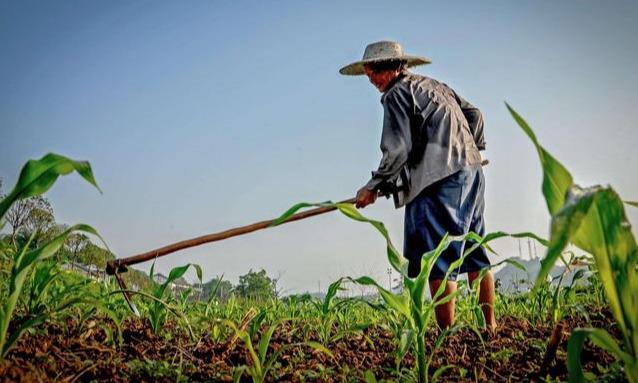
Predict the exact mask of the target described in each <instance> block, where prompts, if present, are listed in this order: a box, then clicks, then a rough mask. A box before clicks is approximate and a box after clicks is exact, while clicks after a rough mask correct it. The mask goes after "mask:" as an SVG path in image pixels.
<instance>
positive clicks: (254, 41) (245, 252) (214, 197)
mask: <svg viewBox="0 0 638 383" xmlns="http://www.w3.org/2000/svg"><path fill="white" fill-rule="evenodd" d="M637 17H638V3H636V2H635V1H612V2H600V1H591V0H587V1H578V2H576V1H560V2H558V1H505V0H503V1H481V2H476V1H450V2H441V1H436V2H435V1H420V2H381V1H350V2H342V1H341V2H338V1H322V2H310V1H289V2H288V1H277V2H244V1H233V2H222V1H188V2H170V1H108V2H98V1H56V2H46V1H40V2H34V1H19V2H18V1H13V2H9V1H3V2H2V3H0V52H1V59H0V84H2V86H1V87H0V177H1V178H2V179H3V181H4V188H5V190H4V191H5V192H6V191H7V189H8V188H9V187H10V186H12V185H13V184H14V183H15V181H16V179H17V175H18V172H19V169H20V168H21V166H22V165H23V164H24V163H25V162H26V161H27V160H28V159H31V158H39V157H41V156H42V155H44V154H46V153H48V152H56V153H59V154H62V155H65V156H68V157H71V158H74V159H81V160H88V161H89V162H90V163H91V165H92V167H93V170H94V173H95V177H96V179H97V182H98V184H99V185H100V187H101V189H102V190H103V194H100V193H99V192H98V191H96V190H95V189H94V188H92V187H91V186H90V185H88V184H87V183H85V182H84V181H82V180H81V178H80V177H78V176H77V175H73V176H69V177H64V178H61V179H60V180H59V181H58V182H57V183H56V185H55V186H54V187H53V188H52V189H51V190H50V191H49V192H48V193H47V194H46V196H47V198H49V199H50V201H51V202H52V204H53V207H54V210H55V216H56V219H57V220H58V221H59V222H64V223H68V224H71V223H78V222H83V223H87V224H90V225H92V226H93V227H95V228H96V229H97V230H98V231H99V232H100V233H101V235H102V236H103V237H104V238H105V239H106V241H107V243H108V245H109V247H110V249H111V250H112V251H113V252H114V253H115V254H116V255H117V256H118V257H127V256H130V255H134V254H137V253H140V252H144V251H147V250H151V249H154V248H157V247H160V246H163V245H166V244H169V243H172V242H176V241H179V240H182V239H186V238H190V237H194V236H198V235H203V234H207V233H212V232H217V231H221V230H225V229H229V228H232V227H236V226H241V225H246V224H250V223H253V222H256V221H260V220H264V219H270V218H275V217H277V216H279V215H280V214H281V213H282V212H283V211H285V210H286V209H287V208H288V207H290V206H291V205H293V204H295V203H297V202H301V201H306V202H320V201H326V200H334V201H337V200H343V199H347V198H351V197H353V196H354V195H355V193H356V191H357V189H359V188H360V187H361V186H362V185H364V184H365V183H366V182H367V180H368V178H369V176H370V172H371V171H372V170H374V169H376V167H377V165H378V163H379V160H380V156H381V153H380V150H379V139H380V135H381V121H382V112H383V111H382V108H381V104H380V103H379V97H380V94H379V93H378V91H377V90H376V89H375V88H374V87H373V86H372V85H371V84H370V83H369V82H368V80H367V79H366V78H365V77H345V76H341V75H339V74H338V69H339V68H340V67H342V66H343V65H346V64H348V63H350V62H352V61H356V60H358V59H360V58H361V56H362V54H363V50H364V48H365V45H366V44H368V43H371V42H374V41H378V40H394V41H398V42H400V43H401V44H402V45H403V48H404V50H405V52H406V53H407V54H414V55H423V56H427V57H429V58H430V59H431V60H432V64H430V65H427V66H422V67H417V68H414V70H413V71H414V72H416V73H420V74H424V75H426V76H430V77H433V78H435V79H438V80H440V81H443V82H445V83H446V84H448V85H449V86H451V87H452V88H453V89H455V91H457V92H458V93H459V94H460V95H462V96H463V97H464V98H465V99H467V100H468V101H470V102H471V103H472V104H474V105H475V106H477V107H478V108H480V109H481V111H482V112H483V115H484V119H485V135H486V141H487V150H486V151H485V152H483V155H484V157H485V158H488V159H489V160H490V164H489V165H488V166H487V167H486V168H485V169H484V171H485V175H486V212H485V220H486V225H487V230H488V231H496V230H504V231H507V232H512V233H514V232H520V231H533V232H536V233H538V234H539V235H541V236H547V232H548V223H549V215H548V213H547V209H546V207H545V204H544V200H543V198H542V195H541V192H540V185H541V177H542V173H541V168H540V164H539V161H538V157H537V154H536V152H535V150H534V147H533V145H532V144H531V142H530V141H529V139H528V138H527V137H526V136H525V135H524V133H523V132H522V131H521V130H520V128H519V127H518V126H517V125H516V124H515V123H514V121H513V119H512V118H511V116H510V115H509V114H508V112H507V110H506V108H505V104H504V102H508V103H509V104H510V105H511V106H512V107H514V108H515V109H516V110H517V111H518V112H519V113H520V114H521V115H522V116H523V117H524V118H526V119H527V121H528V122H529V123H530V125H531V126H532V128H533V129H534V130H535V131H536V134H537V135H538V138H539V140H540V142H541V143H542V144H543V145H544V146H545V147H546V148H547V150H549V151H550V152H551V153H552V154H553V155H554V156H555V157H557V158H558V159H560V160H561V161H562V162H563V164H564V165H565V166H566V167H567V168H568V169H569V170H570V171H571V172H572V174H573V175H574V178H575V181H576V182H577V183H579V184H581V185H583V186H589V185H593V184H603V185H606V184H611V185H612V186H613V187H614V188H615V189H616V190H617V191H618V192H619V194H620V195H621V196H622V197H623V198H625V199H628V200H636V199H638V178H637V177H636V174H638V155H637V151H636V149H635V143H636V142H638V129H637V123H636V122H635V115H634V114H633V113H634V112H635V109H636V105H638V93H637V92H636V91H635V90H636V89H638V74H637V72H636V62H637V61H638V39H637V37H636V36H638V24H637V23H635V20H636V18H637ZM637 212H638V210H637V209H633V208H628V214H629V218H630V220H631V221H632V222H633V223H635V222H638V214H637ZM362 213H364V214H365V215H366V216H369V217H371V218H374V219H379V220H381V221H383V222H385V224H386V225H387V227H388V229H389V231H390V235H391V238H392V240H393V242H394V243H395V244H396V245H397V247H398V248H402V241H403V233H402V232H403V209H399V210H396V209H394V206H393V204H392V201H391V200H386V199H379V200H378V201H377V203H376V204H374V205H372V206H369V207H366V208H365V209H364V210H362ZM634 232H636V230H635V229H634ZM526 245H527V244H526V243H523V244H522V245H521V248H522V249H523V253H524V254H523V255H524V256H527V255H528V252H527V248H526ZM494 248H495V250H496V252H497V253H498V254H496V255H493V256H492V261H494V262H497V261H499V260H502V259H504V258H506V257H513V256H519V243H518V241H517V240H512V239H502V240H499V241H498V243H495V245H494ZM537 252H538V255H539V256H540V255H542V252H543V249H542V248H540V246H539V247H538V250H537ZM186 263H197V264H199V265H201V266H202V268H203V271H204V279H205V280H208V279H210V278H212V277H214V276H218V275H222V274H223V275H224V277H225V278H226V279H228V280H230V281H231V282H234V283H236V282H237V280H238V276H239V275H242V274H245V273H247V272H248V271H249V270H250V269H253V270H259V269H262V268H263V269H265V270H266V271H267V272H268V273H269V274H270V275H272V276H277V277H279V278H280V282H279V286H280V287H281V288H282V289H283V292H284V293H296V292H303V291H317V290H318V289H321V290H324V291H325V289H326V287H327V285H328V284H329V283H330V282H332V281H334V280H336V279H337V278H339V277H341V276H346V275H350V276H359V275H363V274H365V275H370V276H373V277H375V278H378V279H379V280H380V281H387V274H386V270H387V268H388V262H387V259H386V256H385V246H384V240H383V238H382V237H381V236H380V235H379V234H378V233H376V232H375V230H374V229H373V228H372V227H371V226H369V225H366V224H362V223H358V222H354V221H351V220H349V219H348V218H347V217H345V216H343V215H341V214H340V213H338V212H333V213H329V214H325V215H322V216H317V217H314V218H309V219H306V220H304V221H300V222H295V223H290V224H286V225H283V226H280V227H277V228H273V229H268V230H263V231H260V232H256V233H252V234H248V235H245V236H242V237H237V238H233V239H228V240H225V241H222V242H218V243H213V244H208V245H204V246H201V247H198V248H194V249H189V250H185V251H181V252H179V253H175V254H173V255H171V256H168V257H165V258H162V259H159V260H158V261H157V265H156V269H159V270H160V271H163V272H164V273H168V271H169V270H170V269H171V268H172V267H175V266H178V265H183V264H186ZM139 268H141V269H143V270H148V269H149V268H150V262H148V263H145V264H142V265H139ZM189 279H190V280H191V281H193V280H194V276H193V275H190V276H189Z"/></svg>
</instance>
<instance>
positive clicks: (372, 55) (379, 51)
mask: <svg viewBox="0 0 638 383" xmlns="http://www.w3.org/2000/svg"><path fill="white" fill-rule="evenodd" d="M390 60H404V61H406V62H407V64H406V66H407V67H408V68H409V67H413V66H417V65H423V64H429V63H431V62H432V61H431V60H430V59H429V58H427V57H422V56H409V55H406V54H403V48H401V45H400V44H399V43H397V42H394V41H377V42H376V43H372V44H368V46H367V47H366V50H365V52H364V53H363V58H362V59H361V60H359V61H356V62H353V63H352V64H348V65H346V66H344V67H343V68H341V69H339V73H341V74H344V75H349V76H357V75H362V74H365V71H364V69H363V66H364V65H365V64H370V63H375V62H381V61H390Z"/></svg>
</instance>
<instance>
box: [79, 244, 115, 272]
mask: <svg viewBox="0 0 638 383" xmlns="http://www.w3.org/2000/svg"><path fill="white" fill-rule="evenodd" d="M114 259H115V255H113V253H111V252H110V251H108V250H106V249H103V248H101V247H99V246H97V245H95V244H94V243H93V242H90V241H89V242H88V243H87V244H86V245H85V246H84V248H83V249H82V251H81V252H80V254H79V256H78V258H77V262H81V263H83V264H85V265H89V267H91V266H95V269H96V271H100V270H102V271H104V270H105V269H106V263H107V262H108V261H111V260H114Z"/></svg>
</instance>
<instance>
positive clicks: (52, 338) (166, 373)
mask: <svg viewBox="0 0 638 383" xmlns="http://www.w3.org/2000/svg"><path fill="white" fill-rule="evenodd" d="M591 319H592V321H593V325H594V326H596V327H600V328H606V329H608V330H609V331H610V332H611V333H612V335H614V336H615V337H618V332H617V330H616V328H615V326H614V325H613V323H614V322H613V318H612V317H611V315H610V314H609V313H608V312H595V313H591ZM105 323H106V322H105ZM499 323H500V324H501V326H500V327H499V329H498V330H497V333H496V334H495V335H491V336H490V335H488V334H487V333H483V340H482V341H481V339H480V338H479V337H478V335H477V334H476V333H474V332H473V331H471V330H469V329H461V330H459V331H458V332H456V333H454V334H453V335H450V336H448V337H447V338H446V340H445V341H444V343H443V345H442V347H440V348H439V349H438V350H437V352H436V353H435V355H434V357H433V361H432V366H431V367H430V368H431V373H434V371H435V370H436V369H437V368H439V367H441V366H445V365H452V366H454V367H453V368H450V369H448V370H447V371H446V372H445V373H444V375H443V377H444V379H443V380H445V381H476V380H479V381H490V382H491V381H520V380H523V381H530V380H531V381H542V380H543V379H542V378H541V377H540V376H539V375H538V371H539V370H540V365H541V363H542V360H543V356H544V354H545V350H546V348H547V341H548V339H549V338H550V336H551V333H552V328H551V326H549V325H548V324H547V325H543V326H532V325H531V324H530V323H528V322H527V321H525V320H522V319H518V318H513V317H504V318H501V319H500V321H499ZM564 323H565V324H566V331H569V330H570V329H572V328H575V327H578V326H585V322H584V321H583V320H582V319H581V318H568V319H566V320H565V321H564ZM87 328H88V329H87ZM77 329H78V326H77V325H76V324H75V323H73V322H72V321H70V320H69V321H67V323H66V325H61V324H46V325H44V326H42V327H40V328H39V329H38V330H37V331H36V332H35V333H34V334H25V335H24V336H23V337H22V338H21V339H20V340H19V341H18V343H17V344H16V345H15V346H14V348H13V349H12V350H11V351H10V352H9V355H8V357H7V359H6V360H5V361H4V362H2V363H0V381H4V382H34V381H60V382H69V383H70V382H84V381H92V380H98V381H109V382H128V381H138V382H172V381H177V380H180V379H183V381H214V382H231V381H232V374H233V367H236V366H241V365H245V364H249V363H250V362H249V359H248V354H247V350H246V348H245V347H244V344H243V343H242V342H241V341H238V342H236V343H235V345H234V346H233V347H232V348H229V343H227V342H224V343H216V342H213V341H212V340H211V339H210V338H209V337H208V336H204V337H203V338H201V339H200V340H199V342H192V341H191V340H190V339H189V338H188V336H187V335H186V334H185V333H183V332H182V331H181V330H176V327H175V325H174V324H173V323H168V324H167V327H166V328H165V331H164V332H163V334H167V335H168V336H171V337H172V339H167V338H166V335H165V336H158V335H155V334H153V333H152V332H151V330H150V327H149V326H148V325H147V323H146V322H144V321H141V320H129V321H125V322H124V323H123V338H124V342H123V343H122V345H121V346H120V347H119V348H118V347H116V346H112V345H111V346H109V345H107V342H106V333H105V331H104V330H103V329H102V326H90V324H89V325H88V326H87V324H84V326H82V330H81V331H78V330H77ZM297 330H298V329H296V328H292V327H291V326H290V325H289V324H284V325H282V326H281V327H280V328H279V329H278V330H277V331H276V332H275V335H274V336H273V339H272V341H271V344H270V350H269V353H270V352H272V351H273V350H276V349H279V348H280V347H281V346H282V345H286V344H291V343H296V342H301V341H302V337H301V331H297ZM363 334H365V336H363ZM435 336H436V334H433V333H431V334H429V335H428V337H427V345H428V346H427V347H428V349H431V347H432V345H433V343H434V340H435ZM366 337H367V338H368V340H372V344H371V343H370V342H369V341H368V340H366ZM567 338H568V336H565V337H564V338H563V340H562V342H561V343H560V344H559V347H558V352H557V353H556V357H555V358H554V359H553V362H552V363H551V365H550V366H549V368H548V370H547V373H546V375H545V376H547V375H549V376H552V377H554V378H556V377H558V378H560V379H561V380H566V378H567V369H566V366H565V357H566V346H567ZM327 347H328V348H329V349H330V350H331V351H332V353H333V354H334V359H333V358H330V357H329V356H328V355H326V354H323V353H320V352H318V351H315V350H312V349H310V348H308V347H304V346H293V347H288V348H286V349H285V350H284V351H283V352H282V354H281V355H280V357H279V358H278V359H277V362H276V364H275V366H274V368H273V370H272V371H271V373H270V374H269V376H268V380H269V381H293V382H299V381H322V382H324V381H327V382H331V381H357V380H358V379H361V377H362V375H363V373H364V372H365V371H366V370H372V371H373V372H374V374H375V375H376V377H377V379H379V378H385V379H397V377H396V375H395V374H394V369H395V359H394V353H393V352H394V350H395V341H394V339H393V336H392V334H391V333H389V332H388V331H386V330H384V329H382V328H379V327H371V328H368V329H366V330H365V331H363V333H360V334H354V335H351V336H349V337H347V338H345V339H341V340H339V341H337V342H334V343H332V344H329V345H327ZM582 360H583V365H584V366H585V368H586V369H587V370H589V371H592V372H593V373H596V374H600V373H603V372H604V371H601V370H600V366H602V367H607V366H609V365H610V363H611V362H612V361H613V358H612V357H610V356H609V355H608V354H606V353H605V352H603V351H602V350H600V349H598V348H595V347H592V346H589V345H587V346H586V347H585V350H584V352H583V355H582ZM180 364H181V372H179V369H178V368H176V367H175V365H180ZM403 366H404V367H407V368H413V369H414V359H413V357H412V356H411V355H410V354H408V355H407V356H406V358H405V359H404V361H403ZM622 379H623V377H622V375H618V374H615V377H614V376H612V377H610V378H608V380H621V381H622ZM242 381H250V379H249V377H248V376H247V375H246V374H244V378H243V379H242Z"/></svg>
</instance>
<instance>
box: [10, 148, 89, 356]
mask: <svg viewBox="0 0 638 383" xmlns="http://www.w3.org/2000/svg"><path fill="white" fill-rule="evenodd" d="M73 171H76V172H77V173H79V174H80V175H81V176H82V177H83V178H84V179H85V180H86V181H88V182H89V183H91V184H92V185H93V186H95V187H96V188H98V186H97V183H96V182H95V179H94V177H93V172H92V171H91V166H90V165H89V163H88V162H81V161H73V160H70V159H68V158H66V157H63V156H60V155H57V154H52V153H50V154H47V155H45V156H44V157H42V158H41V159H40V160H30V161H28V162H27V163H26V164H25V165H24V167H23V168H22V170H21V171H20V175H19V177H18V181H17V183H16V185H15V187H14V188H13V190H12V191H11V192H10V193H9V194H8V195H7V196H6V197H4V198H3V199H2V200H1V201H0V221H2V219H3V218H4V215H5V214H6V213H7V211H8V210H9V209H10V208H11V205H12V204H13V203H15V202H16V201H19V200H21V199H24V198H28V197H32V196H37V195H41V194H43V193H45V192H46V191H47V190H49V189H50V188H51V186H53V184H54V183H55V181H56V180H57V178H58V177H59V176H61V175H66V174H69V173H71V172H73ZM98 190H99V188H98ZM74 232H85V233H89V234H93V235H95V236H97V237H99V234H98V233H97V231H95V229H93V228H92V227H90V226H88V225H84V224H77V225H74V226H71V227H69V228H68V229H66V230H65V231H63V232H62V233H61V234H59V235H57V236H56V237H55V238H53V239H51V240H49V241H47V242H45V243H43V244H41V245H40V246H39V247H37V248H35V249H31V244H32V241H33V239H34V235H33V234H32V235H31V236H30V238H29V239H28V240H27V243H26V244H24V245H23V246H22V247H21V248H20V249H19V250H17V251H15V252H14V253H13V257H12V259H11V263H12V266H11V273H10V275H9V284H8V292H7V296H6V298H5V299H3V302H2V303H1V304H0V360H2V359H3V358H4V357H5V356H6V354H7V352H8V351H9V348H10V347H11V346H12V345H13V344H14V343H15V342H16V341H17V340H18V338H19V337H20V336H21V335H22V333H24V331H26V330H27V329H28V328H31V327H33V326H35V325H37V324H40V323H42V322H43V321H44V320H45V319H46V318H47V317H49V316H50V315H53V314H54V313H55V312H59V311H62V310H65V309H66V308H68V307H70V306H72V305H74V304H77V303H79V302H81V301H82V299H81V298H77V297H76V298H72V299H68V300H64V301H62V302H58V304H56V305H54V308H53V309H51V310H43V311H41V312H39V313H38V315H35V316H34V317H31V318H28V319H26V320H25V321H23V322H21V323H19V324H18V325H17V326H16V329H15V330H14V331H13V332H12V333H11V334H8V329H9V323H10V321H11V319H12V317H13V313H14V310H15V309H16V306H17V303H18V298H19V297H20V295H21V293H22V289H23V287H24V284H25V282H26V280H27V276H28V275H29V274H31V272H32V271H33V269H34V268H35V267H36V266H37V265H38V264H39V263H40V262H42V261H44V260H46V259H49V258H51V257H53V256H54V255H55V254H56V253H57V252H58V250H59V249H60V248H61V247H62V245H63V244H64V242H65V241H66V239H67V237H68V236H69V235H71V234H72V233H74Z"/></svg>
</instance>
